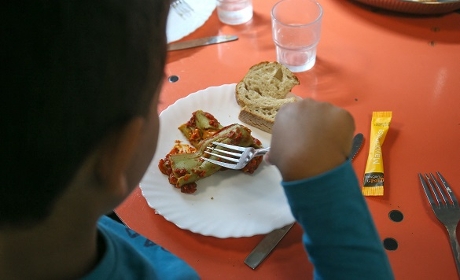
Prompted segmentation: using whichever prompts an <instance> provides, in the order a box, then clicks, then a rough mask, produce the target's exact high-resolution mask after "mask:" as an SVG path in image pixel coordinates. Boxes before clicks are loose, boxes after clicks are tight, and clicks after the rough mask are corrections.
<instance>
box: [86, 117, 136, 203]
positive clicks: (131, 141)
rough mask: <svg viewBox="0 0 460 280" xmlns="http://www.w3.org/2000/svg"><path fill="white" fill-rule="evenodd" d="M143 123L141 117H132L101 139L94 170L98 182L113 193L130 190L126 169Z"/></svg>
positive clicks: (120, 193) (124, 193) (117, 194)
mask: <svg viewBox="0 0 460 280" xmlns="http://www.w3.org/2000/svg"><path fill="white" fill-rule="evenodd" d="M144 125H145V120H144V119H143V118H142V117H135V118H132V119H131V120H130V121H128V122H127V123H125V124H124V125H123V126H121V127H120V128H119V129H118V130H116V131H114V132H113V133H111V134H109V135H108V136H107V137H106V139H104V140H103V141H102V144H101V146H100V149H99V160H98V163H97V166H96V170H95V172H96V176H97V178H98V180H99V181H100V184H101V185H102V186H104V187H105V188H106V191H109V192H111V193H112V194H113V195H116V196H126V195H127V194H128V193H129V192H130V191H131V188H130V186H128V181H127V175H126V171H127V169H128V166H129V164H130V162H131V160H132V159H133V157H134V156H135V154H136V150H137V147H138V145H139V143H140V138H141V135H142V131H143V129H144Z"/></svg>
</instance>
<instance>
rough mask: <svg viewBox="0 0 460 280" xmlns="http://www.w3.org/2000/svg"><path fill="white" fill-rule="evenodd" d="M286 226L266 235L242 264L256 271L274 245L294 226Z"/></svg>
mask: <svg viewBox="0 0 460 280" xmlns="http://www.w3.org/2000/svg"><path fill="white" fill-rule="evenodd" d="M294 223H295V222H294ZM294 223H292V224H288V225H286V226H284V227H282V228H279V229H275V230H273V231H272V232H270V233H269V234H267V235H266V236H265V237H264V238H263V239H262V240H261V241H260V242H259V244H257V246H256V247H255V248H254V250H252V252H251V253H249V255H248V256H247V257H246V259H245V260H244V263H245V264H247V265H248V266H249V267H250V268H252V269H256V267H257V266H258V265H259V264H260V263H261V262H262V261H263V260H264V259H265V258H266V257H267V256H268V255H269V254H270V252H271V251H272V250H273V249H274V248H275V247H276V245H277V244H278V243H279V242H280V241H281V239H283V237H284V236H285V235H286V233H287V232H288V231H289V230H290V229H291V228H292V226H293V225H294Z"/></svg>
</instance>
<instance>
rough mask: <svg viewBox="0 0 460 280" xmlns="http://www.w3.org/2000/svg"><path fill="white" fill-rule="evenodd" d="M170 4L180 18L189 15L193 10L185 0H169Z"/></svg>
mask: <svg viewBox="0 0 460 280" xmlns="http://www.w3.org/2000/svg"><path fill="white" fill-rule="evenodd" d="M170 5H171V8H173V9H174V10H175V11H176V12H177V13H178V14H179V16H181V17H182V18H185V17H187V16H189V15H191V14H192V12H193V9H192V7H190V5H189V4H187V2H185V0H171V4H170Z"/></svg>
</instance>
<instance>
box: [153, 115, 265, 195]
mask: <svg viewBox="0 0 460 280" xmlns="http://www.w3.org/2000/svg"><path fill="white" fill-rule="evenodd" d="M178 129H179V130H180V131H181V133H182V134H183V135H184V136H185V138H186V139H187V140H188V141H189V143H190V144H187V143H183V142H181V141H179V140H176V143H175V144H174V146H173V148H172V149H171V151H170V152H169V153H168V154H167V155H166V156H165V157H164V158H163V159H160V161H159V163H158V168H159V169H160V171H161V172H162V173H163V174H165V175H167V176H168V180H169V183H170V184H172V185H174V186H175V187H176V188H180V189H181V192H183V193H194V192H195V191H196V187H197V185H196V181H198V180H200V179H203V178H206V177H208V176H211V175H212V174H214V173H216V172H217V171H219V170H224V169H225V168H223V167H221V166H219V165H216V164H213V163H210V162H208V161H205V160H203V159H202V158H201V157H202V156H205V157H210V158H212V159H217V160H219V158H218V157H216V156H209V155H208V154H205V153H204V151H205V149H206V148H207V147H209V146H212V142H222V143H225V144H231V145H238V146H242V147H254V148H261V147H262V143H261V142H260V141H259V140H258V139H256V138H254V137H253V136H252V135H251V130H250V129H249V128H247V127H246V126H244V125H241V124H231V125H228V126H225V127H224V126H222V125H221V124H220V123H219V122H218V121H217V120H216V118H214V116H213V115H212V114H210V113H207V112H204V111H202V110H198V111H195V112H194V113H193V114H192V117H191V118H190V120H189V121H187V122H186V123H184V124H182V125H181V126H179V128H178ZM261 162H262V157H257V158H254V159H253V160H251V162H249V164H248V165H246V167H245V168H243V169H242V171H243V172H245V173H249V174H252V173H254V171H255V170H256V169H257V168H258V166H259V165H260V163H261Z"/></svg>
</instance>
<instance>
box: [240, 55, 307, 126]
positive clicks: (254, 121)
mask: <svg viewBox="0 0 460 280" xmlns="http://www.w3.org/2000/svg"><path fill="white" fill-rule="evenodd" d="M299 84H300V82H299V79H298V78H297V77H296V76H295V75H294V74H293V73H292V72H291V71H290V70H289V69H288V68H286V67H285V66H284V65H282V64H280V63H278V62H268V61H265V62H261V63H258V64H256V65H254V66H252V67H251V68H249V71H248V72H247V73H246V75H245V76H244V78H243V79H242V80H241V81H240V82H239V83H238V84H237V85H236V101H237V102H238V104H239V105H240V107H241V110H240V113H239V115H238V118H239V119H240V120H241V121H242V122H244V123H246V124H249V125H252V126H254V127H257V128H259V129H261V130H263V131H265V132H268V133H271V129H272V126H273V123H274V122H275V116H276V113H277V112H278V110H279V108H280V107H281V106H282V105H284V104H286V103H291V102H295V101H296V100H297V98H296V97H294V96H288V93H290V91H291V89H292V88H293V87H294V86H296V85H299Z"/></svg>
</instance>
